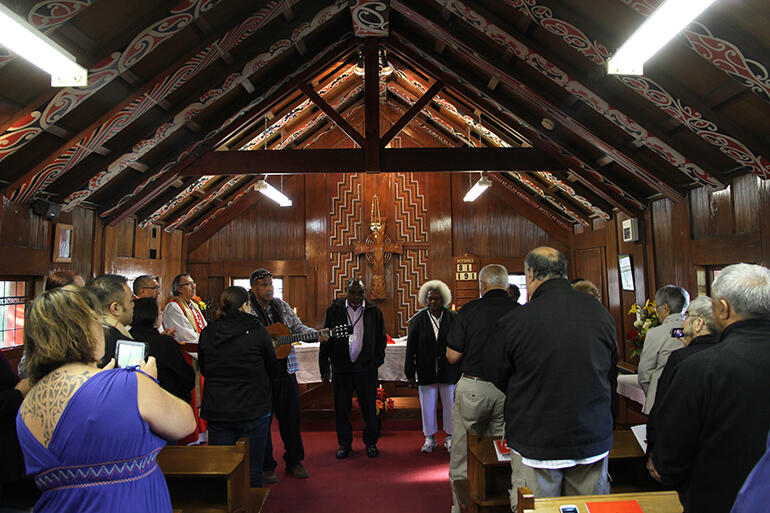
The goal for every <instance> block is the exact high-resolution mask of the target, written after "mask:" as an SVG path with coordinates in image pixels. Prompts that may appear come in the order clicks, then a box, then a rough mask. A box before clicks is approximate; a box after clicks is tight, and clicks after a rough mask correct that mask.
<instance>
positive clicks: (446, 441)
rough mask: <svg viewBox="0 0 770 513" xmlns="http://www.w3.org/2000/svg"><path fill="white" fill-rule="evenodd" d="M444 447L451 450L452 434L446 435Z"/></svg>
mask: <svg viewBox="0 0 770 513" xmlns="http://www.w3.org/2000/svg"><path fill="white" fill-rule="evenodd" d="M444 447H446V450H447V451H451V450H452V435H447V437H446V440H444Z"/></svg>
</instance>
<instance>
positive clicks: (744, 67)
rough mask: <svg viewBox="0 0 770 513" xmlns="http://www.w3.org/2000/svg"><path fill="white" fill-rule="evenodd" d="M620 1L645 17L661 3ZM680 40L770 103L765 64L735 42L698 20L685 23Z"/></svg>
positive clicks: (769, 74)
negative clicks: (714, 31)
mask: <svg viewBox="0 0 770 513" xmlns="http://www.w3.org/2000/svg"><path fill="white" fill-rule="evenodd" d="M621 1H622V2H623V3H624V4H626V5H627V6H629V7H630V8H631V9H633V10H634V11H636V12H637V13H639V14H641V15H642V16H645V17H646V16H649V15H650V14H652V12H653V11H654V10H655V9H657V7H658V5H659V4H660V2H659V1H658V0H621ZM679 39H680V41H683V42H685V43H686V44H687V46H689V47H690V48H691V49H692V50H693V51H695V52H696V53H697V54H698V55H700V56H701V57H703V58H704V59H706V60H707V61H709V62H710V63H711V64H713V65H714V66H716V67H717V68H718V69H720V70H722V71H724V72H725V73H727V74H728V75H729V76H730V77H732V78H734V79H735V80H737V81H738V82H740V83H741V84H743V85H744V86H746V87H747V88H749V89H750V90H751V91H752V92H753V93H755V94H756V95H757V96H759V97H760V98H762V99H763V100H765V101H766V102H770V72H768V67H767V66H766V65H764V64H762V63H761V62H759V61H758V60H754V59H749V58H748V57H746V56H745V55H744V53H743V52H742V51H741V49H740V48H739V47H738V45H736V44H734V43H732V42H731V41H727V40H726V39H721V38H719V37H716V36H715V35H714V34H713V33H712V32H711V30H709V28H708V27H707V26H706V25H704V24H702V23H699V22H697V21H694V22H692V23H690V24H689V25H687V26H686V27H685V28H684V30H682V32H681V34H680V36H679Z"/></svg>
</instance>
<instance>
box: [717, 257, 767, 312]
mask: <svg viewBox="0 0 770 513" xmlns="http://www.w3.org/2000/svg"><path fill="white" fill-rule="evenodd" d="M711 296H712V297H713V298H714V301H717V300H719V299H724V300H726V301H727V302H728V303H729V304H730V308H731V309H733V310H734V311H735V313H736V314H738V315H740V316H743V317H749V318H764V319H769V318H770V269H768V268H767V267H763V266H761V265H755V264H744V263H741V264H733V265H728V266H727V267H725V268H724V269H722V270H721V271H720V272H719V275H717V277H716V278H715V279H714V282H713V283H712V284H711Z"/></svg>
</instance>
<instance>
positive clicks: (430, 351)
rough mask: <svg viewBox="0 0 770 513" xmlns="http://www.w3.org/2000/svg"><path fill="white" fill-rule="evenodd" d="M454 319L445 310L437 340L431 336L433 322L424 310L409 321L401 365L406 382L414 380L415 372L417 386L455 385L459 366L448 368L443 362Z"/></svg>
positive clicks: (449, 311) (458, 375) (445, 362)
mask: <svg viewBox="0 0 770 513" xmlns="http://www.w3.org/2000/svg"><path fill="white" fill-rule="evenodd" d="M456 315H457V314H456V313H454V312H453V311H452V310H450V309H448V308H444V310H443V315H442V317H441V324H440V325H439V331H438V340H436V336H435V335H434V332H433V321H432V320H431V318H430V312H428V309H427V308H425V309H423V310H421V311H420V312H418V313H417V314H416V315H415V316H414V317H413V318H412V322H410V323H409V336H408V337H407V339H406V359H405V361H404V374H406V378H407V379H409V380H413V379H414V374H415V371H417V378H418V379H419V384H420V385H432V384H434V383H448V384H452V385H453V384H455V383H457V380H458V379H460V366H459V365H458V364H455V365H451V364H450V363H449V361H448V360H447V359H446V341H447V336H448V334H449V330H450V328H451V327H452V322H453V321H454V320H455V317H456Z"/></svg>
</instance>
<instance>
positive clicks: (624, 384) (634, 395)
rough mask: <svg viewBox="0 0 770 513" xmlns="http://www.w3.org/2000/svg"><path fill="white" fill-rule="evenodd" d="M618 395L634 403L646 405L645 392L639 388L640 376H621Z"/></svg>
mask: <svg viewBox="0 0 770 513" xmlns="http://www.w3.org/2000/svg"><path fill="white" fill-rule="evenodd" d="M618 393H619V394H620V395H622V396H623V397H628V398H629V399H631V400H632V401H635V402H637V403H639V404H642V405H643V404H644V398H645V395H644V390H642V387H640V386H639V375H638V374H620V375H619V376H618Z"/></svg>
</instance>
